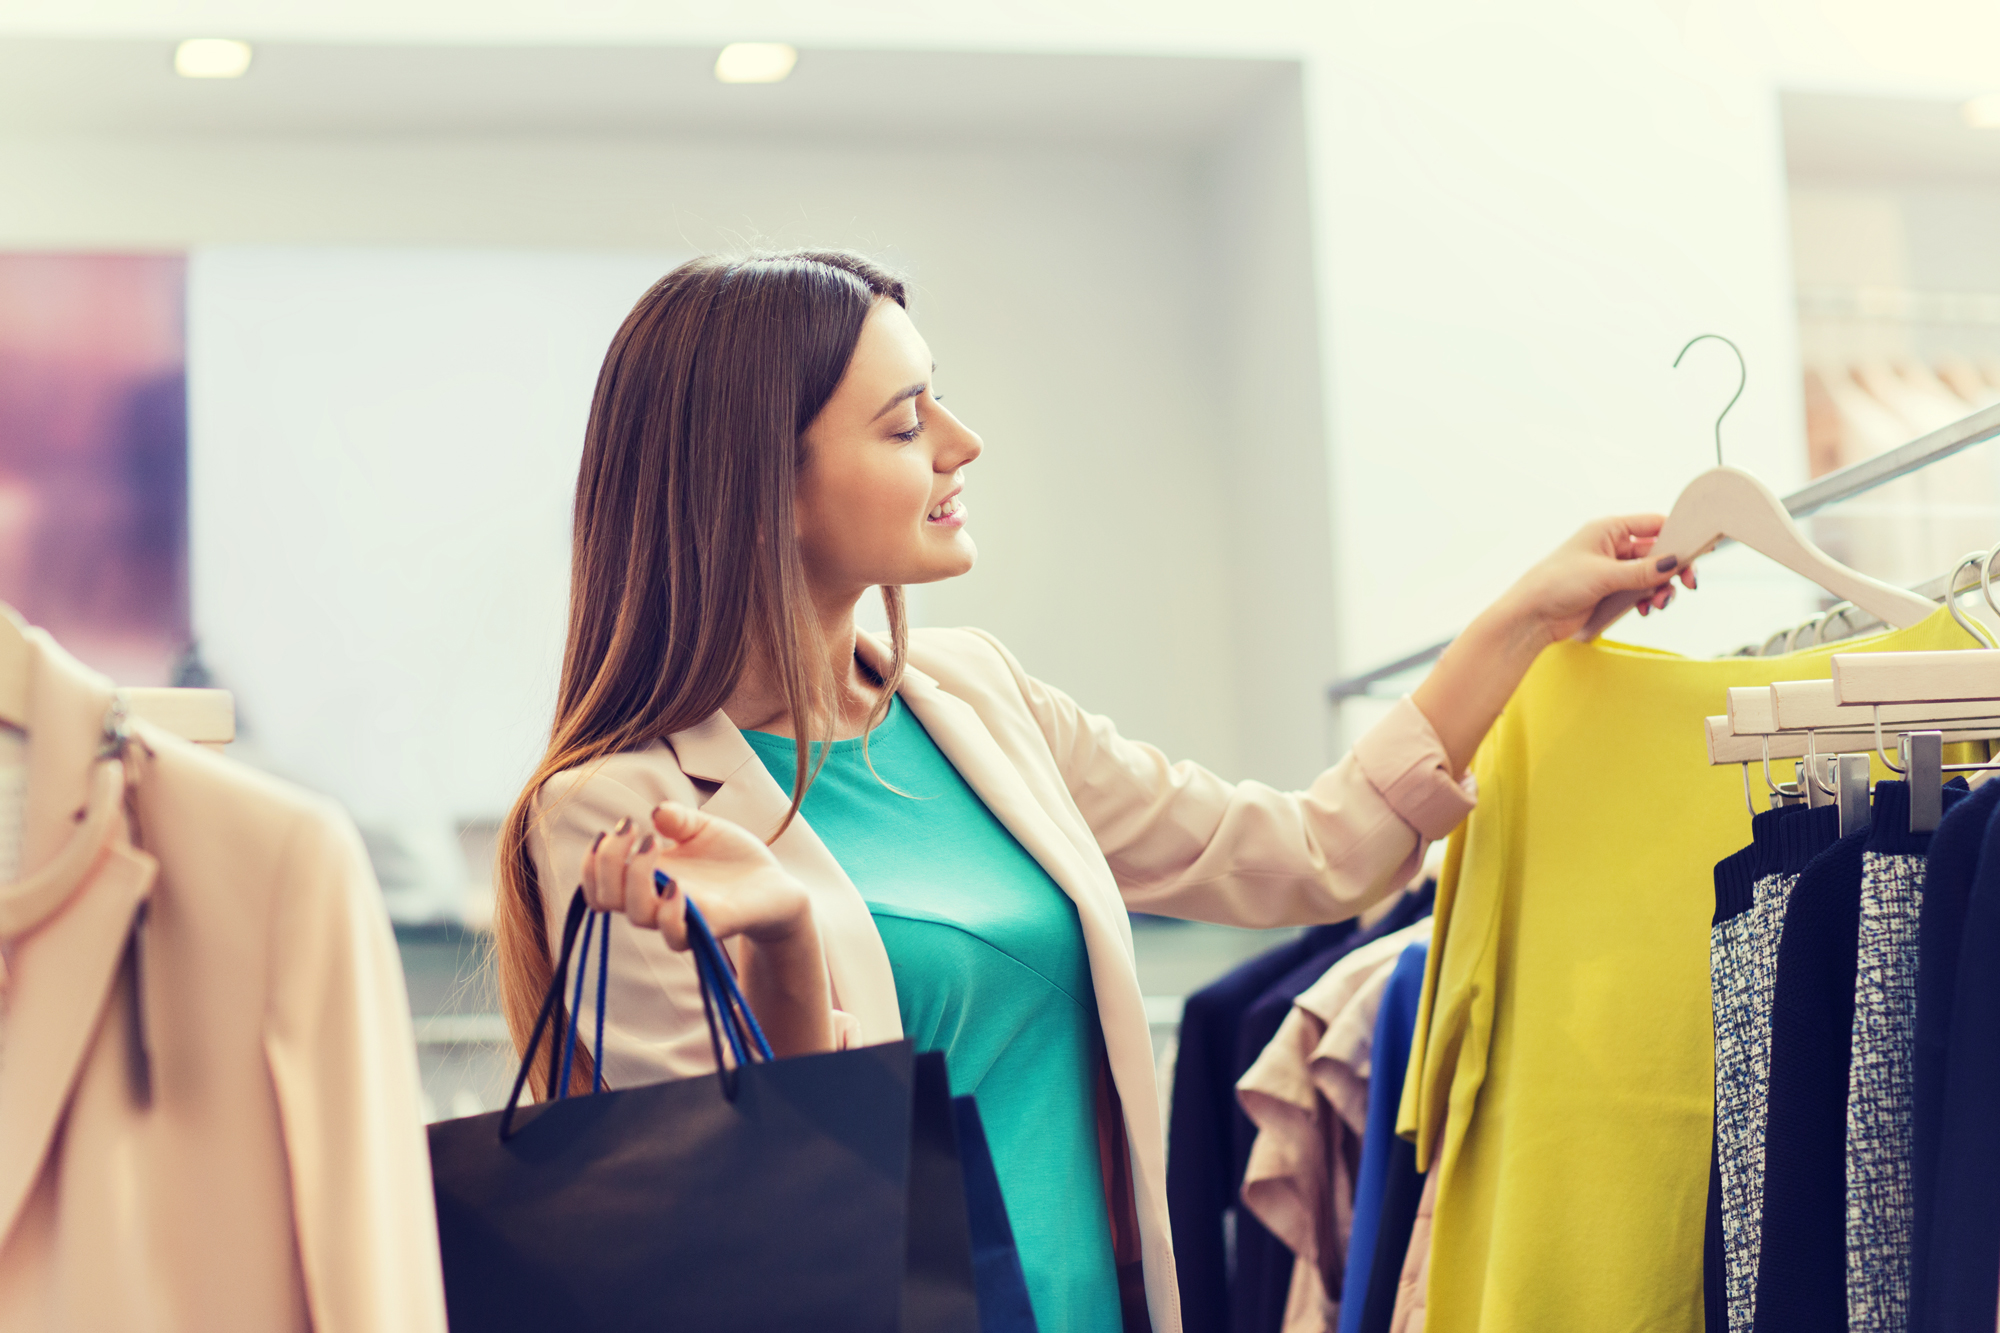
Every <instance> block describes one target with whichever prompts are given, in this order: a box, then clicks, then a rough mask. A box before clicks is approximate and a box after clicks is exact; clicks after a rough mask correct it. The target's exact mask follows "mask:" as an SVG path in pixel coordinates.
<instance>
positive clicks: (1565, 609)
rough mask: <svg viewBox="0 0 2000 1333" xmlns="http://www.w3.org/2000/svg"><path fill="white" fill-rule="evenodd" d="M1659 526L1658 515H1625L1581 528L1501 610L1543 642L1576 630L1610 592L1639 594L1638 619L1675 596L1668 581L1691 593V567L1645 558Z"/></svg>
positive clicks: (1532, 572) (1523, 578)
mask: <svg viewBox="0 0 2000 1333" xmlns="http://www.w3.org/2000/svg"><path fill="white" fill-rule="evenodd" d="M1665 523H1666V519H1665V518H1663V517H1662V516H1660V515H1659V514H1630V515H1627V516H1625V517H1623V518H1601V519H1598V520H1597V521H1596V522H1594V523H1589V524H1586V525H1585V526H1584V527H1583V528H1581V529H1580V530H1578V532H1577V534H1576V535H1575V536H1574V537H1571V538H1570V539H1569V540H1568V541H1566V542H1564V543H1563V544H1562V545H1561V546H1558V547H1557V548H1556V549H1555V550H1554V551H1552V552H1551V553H1550V554H1549V555H1548V556H1547V557H1546V558H1544V559H1543V560H1542V561H1541V562H1540V563H1539V564H1537V565H1535V566H1534V567H1533V568H1532V569H1530V570H1529V571H1528V572H1527V573H1526V574H1523V575H1522V576H1521V577H1520V579H1519V580H1518V581H1517V582H1516V583H1515V584H1514V586H1513V587H1512V588H1510V589H1509V590H1508V591H1507V594H1506V596H1505V597H1504V598H1502V599H1501V602H1502V605H1503V606H1505V607H1506V608H1507V609H1508V610H1509V611H1511V612H1512V614H1514V615H1516V616H1519V617H1521V618H1522V619H1523V620H1524V621H1526V622H1527V623H1528V624H1529V625H1531V626H1533V627H1534V628H1535V629H1536V630H1538V631H1539V632H1540V634H1546V636H1547V640H1546V641H1547V642H1549V643H1556V642H1559V641H1561V640H1563V639H1567V638H1569V637H1570V636H1571V635H1572V634H1575V633H1576V632H1577V631H1578V630H1580V629H1582V628H1583V627H1584V625H1585V623H1586V622H1588V621H1589V619H1590V615H1591V612H1593V611H1595V610H1596V609H1597V604H1598V603H1599V602H1601V601H1603V600H1604V599H1605V598H1606V597H1609V596H1611V595H1612V594H1613V593H1617V592H1636V593H1643V594H1645V595H1644V596H1643V597H1642V598H1641V600H1640V601H1639V614H1640V615H1642V616H1643V615H1646V614H1648V613H1649V612H1652V611H1661V610H1664V609H1666V607H1667V604H1668V603H1670V602H1672V601H1673V600H1674V594H1675V593H1676V592H1678V591H1679V589H1677V588H1675V587H1674V580H1675V579H1679V580H1680V581H1681V582H1682V583H1683V584H1685V585H1686V586H1687V587H1689V588H1692V587H1694V586H1695V578H1694V565H1693V563H1692V562H1690V563H1689V564H1687V565H1685V566H1683V565H1681V564H1679V562H1678V561H1676V560H1675V558H1674V557H1673V556H1663V557H1661V558H1660V559H1658V560H1655V559H1653V558H1651V552H1652V549H1653V541H1654V539H1655V538H1656V537H1658V536H1659V535H1660V528H1661V527H1662V525H1664V524H1665ZM1538 637H1539V635H1538Z"/></svg>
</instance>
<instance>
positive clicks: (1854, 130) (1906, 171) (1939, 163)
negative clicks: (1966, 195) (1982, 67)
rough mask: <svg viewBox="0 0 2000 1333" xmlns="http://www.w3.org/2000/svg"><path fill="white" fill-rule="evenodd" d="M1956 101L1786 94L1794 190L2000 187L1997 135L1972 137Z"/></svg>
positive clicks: (1978, 132) (1787, 146)
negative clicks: (1821, 186) (1810, 186)
mask: <svg viewBox="0 0 2000 1333" xmlns="http://www.w3.org/2000/svg"><path fill="white" fill-rule="evenodd" d="M1960 106H1961V103H1959V102H1958V101H1949V102H1945V101H1915V100H1910V99H1905V98H1893V97H1853V96H1847V95H1842V94H1832V93H1803V92H1788V93H1785V94H1783V101H1782V108H1783V115H1784V125H1785V169H1786V174H1787V175H1788V176H1789V177H1790V178H1791V180H1792V181H1793V182H1794V183H1825V184H1871V183H1880V184H1900V183H1938V184H1946V183H1964V184H1994V183H2000V129H1995V130H1989V129H1973V128H1972V127H1971V126H1969V125H1967V124H1966V123H1965V119H1964V117H1963V115H1962V114H1961V113H1960Z"/></svg>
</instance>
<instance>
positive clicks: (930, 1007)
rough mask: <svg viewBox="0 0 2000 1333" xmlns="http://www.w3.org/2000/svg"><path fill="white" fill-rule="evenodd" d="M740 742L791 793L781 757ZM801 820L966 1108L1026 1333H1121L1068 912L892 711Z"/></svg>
mask: <svg viewBox="0 0 2000 1333" xmlns="http://www.w3.org/2000/svg"><path fill="white" fill-rule="evenodd" d="M743 738H744V739H745V740H746V741H748V742H749V743H750V746H751V748H752V749H753V750H755V751H756V753H757V757H758V758H759V759H761V760H762V761H763V762H764V766H765V767H766V768H768V769H769V770H770V771H771V775H772V776H773V777H774V778H776V779H777V780H778V784H779V785H780V786H781V787H783V788H785V789H786V790H788V791H789V790H790V788H791V783H792V777H793V770H794V767H795V765H796V762H797V748H796V745H795V743H794V742H793V741H792V740H790V739H788V738H786V737H780V736H771V735H767V734H764V733H762V732H744V733H743ZM871 766H872V771H871ZM885 784H886V785H885ZM800 811H801V813H802V814H803V815H804V816H805V819H806V822H807V823H808V824H809V825H810V826H811V827H812V830H813V832H814V833H816V834H818V835H819V838H820V840H821V841H822V842H824V843H825V844H826V846H827V849H828V850H829V851H831V852H832V853H833V855H834V859H835V860H837V861H839V862H840V867H841V869H842V870H844V871H846V873H847V877H848V878H849V879H851V880H852V881H853V882H854V886H855V888H856V889H858V890H860V893H861V896H862V898H863V900H864V901H866V902H867V904H868V910H869V911H870V913H872V914H873V916H874V918H875V925H876V929H877V930H879V931H880V932H881V935H882V943H883V946H884V947H885V948H886V949H887V950H888V954H889V966H890V968H891V970H892V971H893V972H894V974H895V978H896V1002H897V1007H898V1008H899V1009H900V1010H901V1011H902V1018H903V1032H904V1034H905V1035H906V1036H908V1037H909V1039H910V1040H911V1041H912V1042H913V1043H914V1044H915V1045H916V1048H917V1049H918V1050H920V1051H943V1052H944V1053H945V1061H946V1065H947V1068H948V1070H949V1073H950V1076H951V1090H952V1094H953V1096H955V1097H963V1096H972V1097H974V1098H976V1100H977V1102H978V1106H979V1113H980V1119H981V1120H982V1121H983V1122H984V1125H985V1129H986V1138H987V1142H988V1145H989V1147H990V1148H991V1150H992V1156H993V1167H994V1171H995V1174H997V1175H998V1177H999V1180H1000V1193H1001V1196H1002V1198H1003V1199H1004V1200H1005V1202H1006V1206H1007V1215H1008V1220H1009V1222H1010V1223H1011V1224H1012V1227H1013V1233H1014V1241H1015V1246H1016V1248H1017V1250H1018V1252H1019V1254H1020V1259H1021V1269H1022V1272H1023V1273H1024V1274H1025V1275H1026V1278H1027V1284H1028V1298H1029V1303H1030V1304H1031V1305H1032V1306H1033V1308H1034V1314H1035V1321H1036V1323H1037V1324H1038V1325H1039V1326H1040V1327H1041V1328H1044V1329H1047V1330H1050V1333H1061V1331H1064V1330H1069V1329H1079V1330H1083V1329H1089V1330H1095V1329H1106V1330H1115V1329H1117V1328H1119V1327H1120V1325H1121V1323H1122V1314H1121V1302H1120V1300H1119V1291H1118V1271H1117V1266H1116V1261H1115V1259H1114V1258H1113V1254H1112V1246H1111V1219H1110V1217H1109V1216H1108V1215H1107V1214H1106V1212H1105V1204H1104V1179H1103V1172H1102V1168H1101V1166H1100V1163H1099V1159H1098V1150H1097V1108H1096V1089H1097V1077H1098V1071H1099V1068H1100V1067H1101V1066H1102V1065H1103V1062H1104V1043H1103V1035H1102V1033H1101V1031H1100V1030H1099V1027H1098V1020H1097V996H1096V992H1095V990H1094V989H1093V987H1092V985H1091V980H1090V959H1089V956H1088V955H1087V953H1086V952H1085V949H1084V943H1083V925H1082V923H1081V921H1079V919H1078V918H1077V913H1076V904H1075V903H1073V902H1071V901H1070V898H1069V895H1068V894H1066V893H1064V892H1063V891H1062V888H1061V886H1060V885H1058V884H1057V883H1056V882H1055V881H1054V880H1052V879H1050V878H1049V875H1048V872H1047V871H1045V870H1043V869H1042V867H1041V866H1040V864H1038V863H1037V862H1036V861H1035V859H1034V858H1033V857H1032V856H1030V855H1029V854H1028V853H1027V851H1026V850H1025V849H1024V848H1023V847H1022V846H1021V844H1020V843H1018V842H1016V841H1015V840H1014V836H1013V835H1012V834H1011V833H1009V832H1008V831H1007V828H1006V826H1005V825H1004V824H1002V823H1001V822H1000V821H999V820H998V819H996V818H995V817H994V815H993V812H992V811H990V810H988V809H987V808H986V804H985V802H983V801H981V800H980V799H979V796H978V794H977V793H976V792H974V791H973V790H972V788H971V787H969V786H967V785H966V782H965V779H964V778H962V777H960V776H959V773H958V770H957V769H955V768H953V767H952V765H951V761H950V760H948V759H946V758H945V757H944V754H943V753H942V752H941V751H940V750H939V749H938V748H937V745H936V744H935V743H934V742H933V741H932V740H931V737H930V733H928V732H927V731H925V730H924V727H923V724H922V723H921V722H919V721H918V720H917V719H916V717H915V715H914V714H912V713H911V712H910V711H909V710H908V709H907V708H906V707H904V705H903V702H902V700H901V699H893V700H891V702H890V706H889V713H888V716H887V717H886V718H884V719H883V721H882V723H881V725H880V726H878V727H876V728H875V730H874V731H873V732H871V733H870V734H869V736H868V741H867V747H866V751H865V753H864V750H863V746H862V742H861V741H860V740H859V739H856V740H851V741H835V742H834V743H833V746H832V749H831V751H830V752H829V753H828V755H827V759H826V763H825V765H824V767H822V768H821V769H820V771H819V775H818V776H817V777H816V778H814V779H813V782H812V785H811V786H810V787H808V788H807V789H806V796H805V801H804V802H803V803H802V804H801V806H800Z"/></svg>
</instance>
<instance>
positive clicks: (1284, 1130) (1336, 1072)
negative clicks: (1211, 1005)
mask: <svg viewBox="0 0 2000 1333" xmlns="http://www.w3.org/2000/svg"><path fill="white" fill-rule="evenodd" d="M1429 937H1430V921H1429V919H1428V918H1426V919H1424V920H1420V921H1418V922H1416V923H1414V924H1412V925H1410V926H1407V927H1405V928H1404V929H1402V930H1399V931H1394V932H1392V933H1390V934H1388V935H1385V936H1383V937H1382V938H1381V939H1378V940H1374V941H1371V942H1369V943H1367V944H1365V945H1359V946H1357V947H1356V948H1354V949H1353V950H1352V951H1350V952H1349V953H1347V954H1346V955H1345V956H1344V957H1343V958H1341V960H1340V961H1339V962H1337V963H1335V964H1334V965H1333V966H1332V967H1331V968H1329V969H1328V970H1327V972H1326V974H1325V975H1324V976H1323V977H1321V978H1320V979H1319V980H1318V981H1315V982H1314V983H1313V984H1312V985H1311V986H1310V987H1308V988H1307V989H1306V990H1305V991H1304V992H1303V993H1301V994H1300V995H1299V997H1298V999H1297V1000H1296V1001H1295V1002H1294V1004H1293V1006H1292V1009H1291V1012H1290V1013H1289V1014H1288V1015H1287V1016H1286V1017H1285V1019H1284V1021H1283V1022H1282V1023H1281V1024H1280V1026H1279V1028H1278V1032H1277V1035H1276V1036H1274V1037H1273V1038H1272V1039H1271V1041H1270V1043H1269V1044H1268V1045H1267V1046H1266V1047H1265V1048H1264V1051H1263V1053H1262V1054H1261V1055H1260V1056H1259V1057H1258V1058H1257V1060H1256V1062H1255V1063H1253V1064H1252V1065H1251V1067H1250V1069H1249V1070H1248V1071H1247V1072H1246V1073H1245V1074H1244V1075H1243V1077H1242V1079H1240V1080H1239V1081H1238V1082H1237V1085H1236V1094H1237V1099H1238V1101H1239V1102H1240V1103H1241V1104H1242V1106H1243V1110H1244V1113H1245V1114H1246V1115H1248V1116H1249V1117H1250V1120H1251V1121H1252V1123H1254V1124H1255V1125H1256V1126H1257V1137H1256V1139H1255V1141H1254V1143H1253V1144H1252V1147H1251V1151H1250V1158H1249V1162H1248V1164H1247V1166H1246V1168H1245V1171H1244V1177H1243V1190H1242V1195H1243V1201H1244V1204H1245V1206H1246V1207H1248V1208H1249V1210H1250V1212H1251V1214H1252V1215H1253V1216H1255V1217H1256V1218H1257V1219H1258V1220H1259V1221H1260V1222H1262V1223H1263V1224H1264V1226H1265V1227H1266V1228H1267V1229H1268V1230H1269V1231H1270V1232H1271V1234H1272V1235H1274V1236H1276V1237H1277V1238H1278V1239H1279V1240H1280V1241H1281V1242H1283V1244H1284V1245H1285V1247H1286V1249H1287V1251H1288V1252H1289V1253H1290V1254H1291V1255H1292V1256H1294V1262H1293V1265H1292V1274H1291V1277H1290V1280H1289V1282H1288V1286H1287V1299H1286V1305H1285V1309H1284V1312H1283V1314H1284V1318H1283V1327H1284V1329H1285V1333H1325V1331H1326V1330H1329V1329H1331V1327H1332V1325H1333V1323H1334V1321H1335V1319H1336V1318H1337V1315H1336V1311H1337V1310H1338V1308H1339V1302H1340V1297H1341V1289H1340V1274H1341V1269H1342V1266H1343V1256H1344V1255H1345V1254H1346V1252H1347V1238H1348V1232H1349V1229H1350V1222H1351V1220H1352V1216H1353V1205H1354V1193H1355V1177H1356V1174H1357V1172H1358V1168H1359V1159H1360V1152H1361V1136H1362V1132H1363V1130H1364V1128H1365V1127H1366V1124H1367V1114H1368V1079H1369V1076H1370V1070H1371V1068H1372V1065H1371V1053H1370V1050H1369V1047H1370V1044H1371V1043H1372V1041H1373V1039H1374V1032H1375V1016H1376V1009H1377V1007H1378V1006H1379V1004H1380V1000H1381V995H1382V992H1383V990H1384V989H1385V988H1386V987H1387V986H1388V984H1389V976H1390V974H1391V973H1392V972H1393V971H1394V970H1395V967H1396V961H1397V959H1399V958H1400V957H1402V954H1403V950H1404V949H1405V948H1407V947H1408V946H1409V945H1411V944H1413V943H1417V942H1419V941H1424V940H1428V939H1429Z"/></svg>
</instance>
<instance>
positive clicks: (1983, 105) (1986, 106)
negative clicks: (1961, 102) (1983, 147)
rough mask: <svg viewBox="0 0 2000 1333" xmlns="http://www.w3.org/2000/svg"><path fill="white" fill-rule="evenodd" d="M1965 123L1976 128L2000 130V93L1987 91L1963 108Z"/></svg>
mask: <svg viewBox="0 0 2000 1333" xmlns="http://www.w3.org/2000/svg"><path fill="white" fill-rule="evenodd" d="M1962 109H1963V111H1964V112H1965V123H1966V124H1968V125H1970V126H1972V128H1973V129H1975V130H2000V93H1985V94H1982V95H1981V96H1978V97H1975V98H1973V99H1972V100H1971V101H1969V102H1967V103H1966V104H1965V106H1964V107H1963V108H1962Z"/></svg>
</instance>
